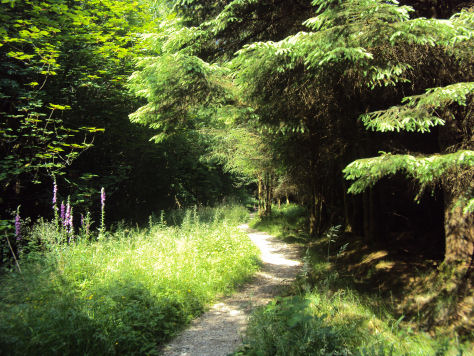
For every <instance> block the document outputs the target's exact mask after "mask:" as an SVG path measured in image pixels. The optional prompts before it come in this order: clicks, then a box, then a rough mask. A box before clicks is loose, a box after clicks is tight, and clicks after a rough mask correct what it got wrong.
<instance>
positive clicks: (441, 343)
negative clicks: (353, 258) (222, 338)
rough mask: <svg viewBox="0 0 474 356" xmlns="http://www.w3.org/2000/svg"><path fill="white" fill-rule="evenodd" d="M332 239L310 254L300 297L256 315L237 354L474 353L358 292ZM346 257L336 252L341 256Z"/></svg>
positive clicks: (377, 298)
mask: <svg viewBox="0 0 474 356" xmlns="http://www.w3.org/2000/svg"><path fill="white" fill-rule="evenodd" d="M284 216H291V214H285V215H284ZM280 219H281V217H280ZM275 221H276V225H279V224H280V223H279V220H276V219H275ZM269 225H270V224H269ZM269 225H267V226H265V227H264V229H265V231H268V229H269ZM323 239H324V240H325V241H324V242H322V240H323ZM330 239H331V236H330V234H329V233H328V234H326V236H325V238H321V239H320V240H319V241H318V242H317V243H316V244H313V246H312V247H310V248H308V249H307V252H306V255H305V257H304V259H303V261H304V266H303V270H302V272H303V274H302V276H301V277H300V279H299V280H298V281H297V282H296V283H295V285H294V288H295V290H296V295H295V296H290V297H284V298H277V299H274V300H273V301H272V302H271V303H269V304H268V305H267V306H265V307H262V308H260V309H258V310H257V311H256V312H255V313H254V314H253V315H252V316H251V319H250V324H249V327H248V329H247V332H246V335H245V338H244V345H243V347H241V349H240V350H239V351H238V352H236V353H235V355H328V354H329V355H333V354H336V355H380V356H382V355H384V356H388V355H420V356H421V355H426V356H428V355H450V354H453V355H455V354H464V353H469V352H470V350H471V348H470V347H472V345H470V344H469V342H467V343H465V344H463V343H460V342H458V340H457V339H456V338H455V337H450V336H448V335H443V332H442V331H441V330H440V332H439V334H435V335H432V336H430V335H428V334H427V333H424V332H422V331H420V330H416V329H414V328H413V324H411V323H406V322H405V321H406V320H405V319H406V318H404V316H395V315H393V314H392V311H391V310H392V309H391V307H390V305H389V303H388V302H385V301H384V300H382V299H381V298H380V296H378V295H375V293H370V292H368V291H364V292H360V291H358V289H356V288H355V285H356V284H357V283H355V278H354V276H352V275H349V276H347V275H346V276H344V275H343V274H342V273H341V274H339V273H338V268H337V266H336V264H334V263H331V262H330V260H328V259H327V256H326V253H325V250H326V248H325V244H329V243H330V241H329V240H330ZM350 252H351V253H357V251H353V250H351V251H350ZM340 253H341V251H340V250H339V252H337V250H335V251H334V252H333V251H331V255H332V256H336V257H337V255H339V254H340ZM331 260H332V261H334V259H331Z"/></svg>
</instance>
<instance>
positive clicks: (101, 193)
mask: <svg viewBox="0 0 474 356" xmlns="http://www.w3.org/2000/svg"><path fill="white" fill-rule="evenodd" d="M100 204H101V206H102V209H104V206H105V189H104V187H102V189H101V190H100Z"/></svg>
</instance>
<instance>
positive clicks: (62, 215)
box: [60, 202, 66, 224]
mask: <svg viewBox="0 0 474 356" xmlns="http://www.w3.org/2000/svg"><path fill="white" fill-rule="evenodd" d="M60 217H61V222H62V223H63V224H64V220H65V217H66V207H65V206H64V202H61V215H60Z"/></svg>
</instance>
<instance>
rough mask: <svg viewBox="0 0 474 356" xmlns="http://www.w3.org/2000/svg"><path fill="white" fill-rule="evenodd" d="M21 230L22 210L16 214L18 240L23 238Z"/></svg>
mask: <svg viewBox="0 0 474 356" xmlns="http://www.w3.org/2000/svg"><path fill="white" fill-rule="evenodd" d="M20 230H21V221H20V212H19V211H17V212H16V216H15V236H16V240H17V241H19V240H21V235H20Z"/></svg>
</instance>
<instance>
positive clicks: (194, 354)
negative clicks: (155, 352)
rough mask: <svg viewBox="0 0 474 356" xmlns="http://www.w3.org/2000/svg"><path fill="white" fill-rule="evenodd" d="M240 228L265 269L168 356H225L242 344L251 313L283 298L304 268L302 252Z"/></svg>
mask: <svg viewBox="0 0 474 356" xmlns="http://www.w3.org/2000/svg"><path fill="white" fill-rule="evenodd" d="M240 228H241V229H242V230H244V231H246V232H247V233H248V235H249V237H250V239H251V240H252V241H253V242H254V244H255V245H257V247H258V248H259V249H260V251H261V259H262V263H263V265H262V268H261V270H260V272H258V273H257V274H256V275H255V277H254V278H253V279H252V280H251V281H250V282H249V283H248V284H246V285H245V286H244V287H243V288H242V290H241V291H240V292H237V293H235V294H233V295H232V296H230V297H227V298H225V299H223V300H221V301H220V302H219V303H217V304H214V305H213V306H212V307H211V308H210V310H209V311H208V312H206V313H204V314H203V315H202V316H201V317H200V318H198V319H196V320H194V321H193V322H192V323H191V325H190V326H189V328H188V329H186V330H184V331H183V332H182V333H181V334H180V335H178V337H176V338H175V339H174V340H173V341H172V342H171V343H170V344H168V345H167V346H165V348H164V349H163V355H164V356H225V355H228V354H229V353H231V352H233V351H235V350H236V349H237V347H238V346H240V344H241V342H242V333H243V331H245V327H246V325H247V321H248V318H249V316H250V313H251V311H252V310H253V309H254V308H255V307H257V306H261V305H265V304H267V303H268V302H269V301H270V300H271V299H272V298H274V297H276V296H278V295H280V294H281V293H282V291H283V290H284V289H285V288H287V287H288V286H289V285H290V284H291V282H292V281H293V280H294V278H295V277H296V275H297V274H298V272H299V270H300V268H301V262H300V258H299V257H300V256H301V255H300V250H299V249H298V247H297V246H295V245H288V244H286V243H284V242H282V241H279V240H277V239H276V238H275V237H273V236H270V235H268V234H266V233H263V232H258V231H255V230H252V229H250V228H249V226H248V225H247V224H245V225H241V226H240Z"/></svg>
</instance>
